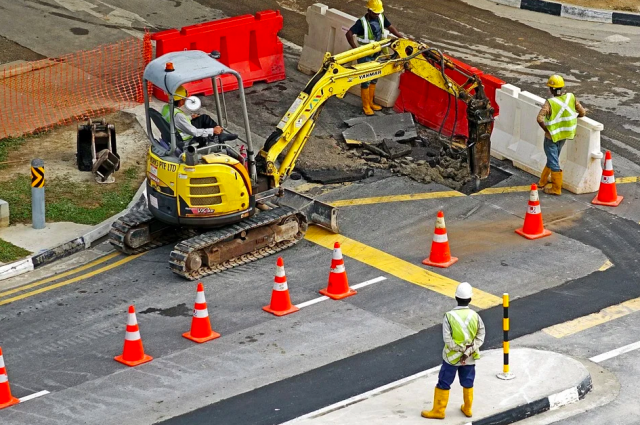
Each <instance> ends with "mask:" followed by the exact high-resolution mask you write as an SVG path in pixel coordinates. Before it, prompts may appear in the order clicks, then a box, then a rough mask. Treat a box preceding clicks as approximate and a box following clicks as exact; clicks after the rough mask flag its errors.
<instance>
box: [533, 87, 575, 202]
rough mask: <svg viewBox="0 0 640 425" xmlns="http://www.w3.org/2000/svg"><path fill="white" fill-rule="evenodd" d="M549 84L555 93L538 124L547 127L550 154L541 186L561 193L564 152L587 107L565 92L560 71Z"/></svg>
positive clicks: (545, 141)
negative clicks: (562, 156) (562, 154)
mask: <svg viewBox="0 0 640 425" xmlns="http://www.w3.org/2000/svg"><path fill="white" fill-rule="evenodd" d="M547 86H548V87H549V90H550V91H551V95H552V96H553V97H552V98H550V99H549V100H547V101H546V102H545V103H544V106H543V107H542V109H541V110H540V113H539V114H538V124H539V125H540V127H542V129H543V130H544V153H545V155H547V165H546V166H545V167H544V169H543V170H542V175H541V176H540V182H539V183H538V186H539V187H544V193H549V194H551V195H560V194H561V193H562V169H561V168H560V152H561V151H562V147H563V146H564V142H566V141H567V139H574V138H575V137H576V129H577V128H578V117H584V116H585V115H586V113H587V111H586V110H585V109H584V108H583V107H582V105H580V102H578V100H577V99H576V97H575V95H574V94H573V93H563V92H564V90H563V89H564V79H563V78H562V77H561V76H560V75H552V76H551V77H550V78H549V81H548V82H547ZM549 175H551V185H550V186H548V187H547V185H548V184H549Z"/></svg>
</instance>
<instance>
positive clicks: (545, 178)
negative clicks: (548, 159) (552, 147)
mask: <svg viewBox="0 0 640 425" xmlns="http://www.w3.org/2000/svg"><path fill="white" fill-rule="evenodd" d="M550 175H551V168H549V167H544V169H543V170H542V174H541V175H540V181H539V182H538V189H544V187H545V186H546V185H548V184H549V176H550Z"/></svg>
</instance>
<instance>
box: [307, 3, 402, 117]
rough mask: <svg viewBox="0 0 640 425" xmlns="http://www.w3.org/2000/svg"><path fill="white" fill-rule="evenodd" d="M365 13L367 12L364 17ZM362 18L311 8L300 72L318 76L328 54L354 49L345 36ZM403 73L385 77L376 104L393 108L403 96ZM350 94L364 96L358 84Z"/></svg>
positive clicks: (379, 83)
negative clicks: (401, 78) (401, 75)
mask: <svg viewBox="0 0 640 425" xmlns="http://www.w3.org/2000/svg"><path fill="white" fill-rule="evenodd" d="M364 12H365V10H364V9H363V14H364ZM357 19H359V17H358V18H356V17H355V16H351V15H349V14H347V13H344V12H341V11H339V10H337V9H330V8H329V6H326V5H324V4H322V3H315V4H313V5H311V6H309V7H308V8H307V24H308V30H307V34H306V35H305V36H304V46H303V47H302V53H301V54H300V61H299V62H298V70H300V71H301V72H304V73H305V74H309V75H311V74H315V73H316V72H318V70H319V69H320V67H321V66H322V61H323V59H324V55H325V54H326V53H327V52H329V53H331V54H337V53H342V52H345V51H347V50H350V49H351V46H350V45H349V43H348V42H347V38H346V37H345V34H346V33H347V31H349V28H351V27H352V26H353V24H354V23H355V22H356V20H357ZM399 85H400V73H398V74H394V75H390V76H388V77H384V78H381V79H380V81H379V82H378V85H377V86H376V103H378V104H380V105H382V106H385V107H387V108H390V107H393V105H395V103H396V99H397V98H398V95H399V94H400V90H399V88H398V86H399ZM349 92H350V93H352V94H354V95H356V96H360V86H359V85H357V86H355V87H353V88H351V90H349Z"/></svg>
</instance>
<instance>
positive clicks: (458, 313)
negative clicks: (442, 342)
mask: <svg viewBox="0 0 640 425" xmlns="http://www.w3.org/2000/svg"><path fill="white" fill-rule="evenodd" d="M446 317H447V320H448V321H449V325H451V338H452V339H453V341H454V342H455V343H456V344H458V345H465V346H466V345H469V344H471V343H472V342H473V340H474V339H475V338H476V335H477V334H478V323H479V320H478V319H479V316H478V313H476V312H475V311H473V310H471V309H470V308H461V309H458V310H451V311H449V312H447V314H446ZM444 350H445V355H446V356H447V360H448V361H449V363H450V364H457V363H458V362H459V361H460V357H462V354H463V353H461V352H459V351H454V350H450V349H449V347H445V348H444ZM473 358H474V359H479V358H480V353H478V352H477V351H476V352H474V353H473Z"/></svg>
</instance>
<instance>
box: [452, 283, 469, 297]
mask: <svg viewBox="0 0 640 425" xmlns="http://www.w3.org/2000/svg"><path fill="white" fill-rule="evenodd" d="M456 297H457V298H460V299H463V300H470V299H471V298H472V297H473V288H472V287H471V285H470V284H469V282H462V283H461V284H460V285H458V287H457V288H456Z"/></svg>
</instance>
